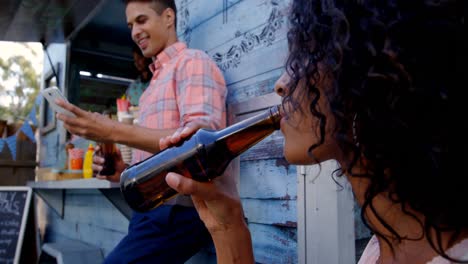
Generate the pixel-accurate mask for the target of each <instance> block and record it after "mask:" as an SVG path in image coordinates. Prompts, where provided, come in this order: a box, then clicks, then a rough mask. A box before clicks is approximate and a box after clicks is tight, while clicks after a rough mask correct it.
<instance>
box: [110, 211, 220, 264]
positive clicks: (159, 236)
mask: <svg viewBox="0 0 468 264" xmlns="http://www.w3.org/2000/svg"><path fill="white" fill-rule="evenodd" d="M210 243H211V236H210V234H209V233H208V230H207V229H206V228H205V225H204V224H203V222H202V221H201V220H200V218H199V216H198V213H197V211H196V210H195V208H192V207H184V206H180V205H163V206H160V207H158V208H156V209H154V210H152V211H150V212H147V213H137V212H134V213H133V216H132V219H131V220H130V225H129V227H128V234H127V235H126V236H125V237H124V238H123V239H122V241H120V243H119V244H118V245H117V246H116V247H115V248H114V250H112V252H111V253H110V254H109V255H108V256H107V258H106V259H105V260H104V263H105V264H124V263H125V264H127V263H138V264H140V263H151V264H154V263H163V264H171V263H184V262H185V261H187V260H188V259H190V257H192V256H193V255H195V254H196V253H197V252H198V251H199V250H200V249H202V248H203V247H206V246H208V245H210Z"/></svg>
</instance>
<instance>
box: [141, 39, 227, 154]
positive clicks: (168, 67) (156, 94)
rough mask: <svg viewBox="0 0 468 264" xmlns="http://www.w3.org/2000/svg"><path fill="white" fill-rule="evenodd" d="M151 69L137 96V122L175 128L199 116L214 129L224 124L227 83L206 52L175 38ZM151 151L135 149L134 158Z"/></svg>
mask: <svg viewBox="0 0 468 264" xmlns="http://www.w3.org/2000/svg"><path fill="white" fill-rule="evenodd" d="M150 69H151V72H152V73H153V77H152V79H151V82H150V85H149V86H148V88H147V89H146V90H145V91H144V92H143V94H142V95H141V97H140V103H139V105H140V107H139V111H140V112H139V115H138V123H139V125H140V126H144V127H149V128H154V129H177V128H179V127H181V126H184V125H185V124H186V123H187V122H189V121H192V120H195V119H198V118H204V119H207V120H209V121H210V123H211V127H212V128H213V129H220V128H223V127H225V126H226V106H225V101H226V93H227V90H226V83H225V81H224V77H223V75H222V73H221V71H220V70H219V68H218V67H217V65H216V64H215V63H214V62H213V61H212V60H211V58H210V57H208V55H207V54H205V53H204V52H202V51H200V50H193V49H187V46H186V45H185V44H184V43H181V42H177V43H174V44H173V45H171V46H169V47H167V48H166V49H165V50H164V51H162V52H161V53H160V54H158V56H157V57H156V59H154V62H153V64H151V65H150ZM155 140H158V139H155ZM150 155H151V153H148V152H145V151H141V150H134V152H133V162H134V163H135V162H138V161H141V160H143V159H145V158H147V157H149V156H150Z"/></svg>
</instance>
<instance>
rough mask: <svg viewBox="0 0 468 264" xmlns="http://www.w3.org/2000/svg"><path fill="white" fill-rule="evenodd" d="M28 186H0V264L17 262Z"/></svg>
mask: <svg viewBox="0 0 468 264" xmlns="http://www.w3.org/2000/svg"><path fill="white" fill-rule="evenodd" d="M30 200H31V188H30V187H16V186H15V187H0V264H16V263H19V258H20V253H21V247H22V243H23V236H24V230H25V226H26V220H27V219H28V212H29V204H30Z"/></svg>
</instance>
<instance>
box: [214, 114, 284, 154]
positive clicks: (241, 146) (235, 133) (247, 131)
mask: <svg viewBox="0 0 468 264" xmlns="http://www.w3.org/2000/svg"><path fill="white" fill-rule="evenodd" d="M281 117H282V116H281V113H280V111H279V106H274V107H271V108H270V109H268V110H267V111H265V112H263V113H261V114H258V115H256V116H253V117H251V118H249V119H246V120H243V121H241V122H239V123H236V124H234V125H232V126H229V127H227V128H225V129H222V130H220V131H218V132H216V134H217V136H216V137H217V138H218V140H216V142H217V144H218V143H223V144H225V146H226V148H227V150H228V151H229V152H230V153H231V155H232V156H233V157H235V156H237V155H239V154H241V153H242V152H244V151H246V150H247V149H249V148H250V147H252V146H253V145H255V144H256V143H258V142H259V141H261V140H262V139H264V138H265V137H267V136H268V135H270V134H271V133H273V132H274V131H275V130H278V129H279V128H280V121H281Z"/></svg>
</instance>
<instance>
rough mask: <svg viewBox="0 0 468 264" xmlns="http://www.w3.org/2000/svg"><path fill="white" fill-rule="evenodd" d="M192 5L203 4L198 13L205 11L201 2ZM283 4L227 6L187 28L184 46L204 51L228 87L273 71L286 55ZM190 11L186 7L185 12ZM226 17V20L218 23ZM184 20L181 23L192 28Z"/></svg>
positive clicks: (259, 3)
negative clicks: (219, 70) (223, 76)
mask: <svg viewBox="0 0 468 264" xmlns="http://www.w3.org/2000/svg"><path fill="white" fill-rule="evenodd" d="M196 2H197V3H198V4H199V5H201V4H203V6H204V8H202V9H201V10H203V9H206V8H208V7H207V6H208V5H207V4H206V3H205V2H202V1H196ZM286 2H287V1H262V2H258V1H255V0H246V1H241V2H239V3H236V4H235V5H231V6H230V8H228V9H227V10H226V11H224V12H221V13H218V14H216V15H215V16H213V17H212V18H210V19H208V20H206V21H205V22H204V23H201V24H199V25H197V26H196V27H195V28H190V30H191V37H190V38H191V40H190V41H189V42H188V44H189V46H190V47H192V48H198V49H202V50H205V51H207V53H208V54H209V55H210V56H212V58H213V59H214V60H215V61H216V63H217V64H218V66H219V67H220V68H221V69H222V70H223V72H224V73H225V79H226V82H227V83H228V84H231V83H234V82H238V81H240V80H244V79H247V78H250V77H254V76H256V75H258V74H261V73H265V72H268V71H271V70H272V69H276V68H278V67H280V66H282V65H283V64H284V61H285V55H286V53H287V43H286V25H285V24H286V10H287V9H286V8H284V7H285V6H286ZM192 3H195V1H194V2H192ZM228 6H229V5H228ZM208 9H209V8H208ZM191 11H192V9H191V5H190V4H189V6H188V9H187V12H189V13H190V12H191ZM179 13H180V12H179ZM226 16H227V17H229V19H228V20H224V21H225V22H224V23H221V21H223V19H225V17H226ZM188 17H189V18H188V19H187V21H186V22H184V23H187V24H188V25H192V22H190V15H189V16H188ZM189 27H190V26H189ZM195 36H196V37H195ZM271 54H275V56H271ZM266 61H268V63H261V62H266Z"/></svg>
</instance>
